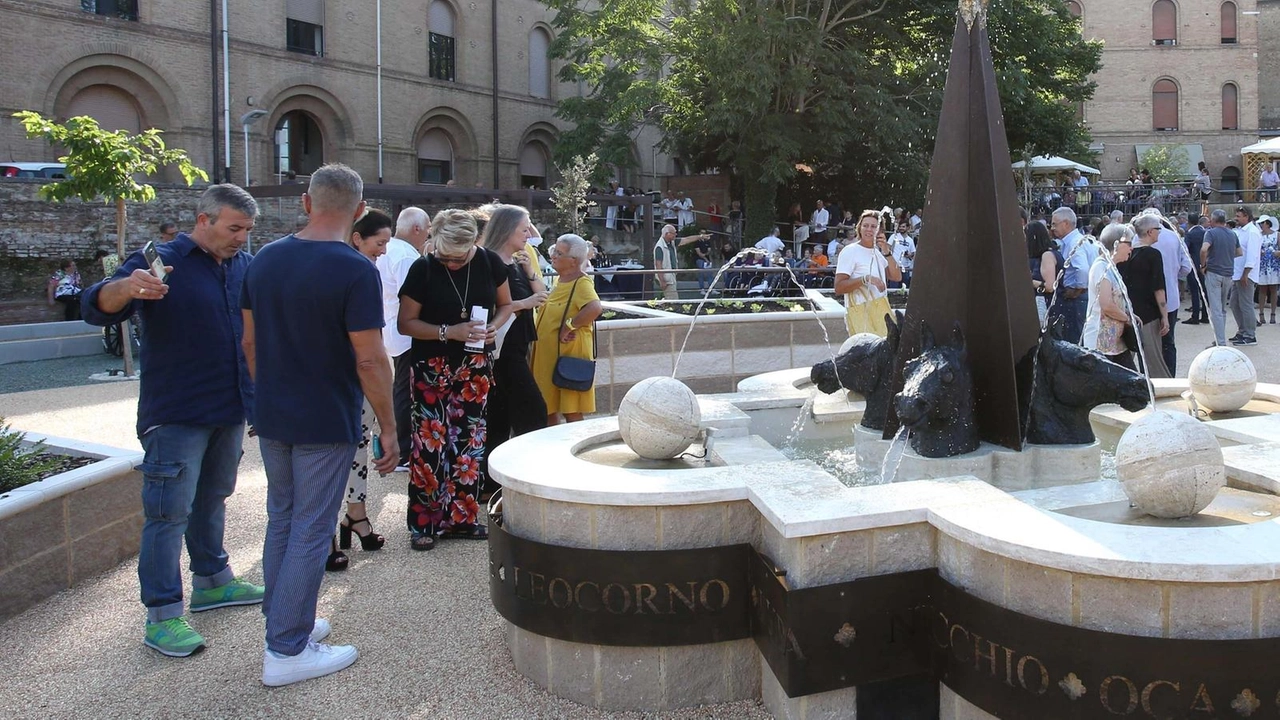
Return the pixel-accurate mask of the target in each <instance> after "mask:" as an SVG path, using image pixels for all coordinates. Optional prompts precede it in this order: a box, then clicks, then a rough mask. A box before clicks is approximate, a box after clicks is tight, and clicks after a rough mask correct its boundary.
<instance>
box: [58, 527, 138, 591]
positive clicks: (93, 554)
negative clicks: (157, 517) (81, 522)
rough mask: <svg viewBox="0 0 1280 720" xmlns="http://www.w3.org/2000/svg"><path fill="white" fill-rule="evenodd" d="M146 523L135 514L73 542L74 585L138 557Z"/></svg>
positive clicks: (72, 577)
mask: <svg viewBox="0 0 1280 720" xmlns="http://www.w3.org/2000/svg"><path fill="white" fill-rule="evenodd" d="M143 522H144V518H143V517H142V514H141V513H135V514H132V515H128V516H126V517H124V518H121V519H120V520H117V521H115V522H114V523H111V524H110V525H107V526H106V527H102V528H99V529H98V530H97V531H95V532H93V533H91V534H88V535H84V536H83V537H80V538H78V539H76V540H72V541H71V583H72V584H73V585H74V584H76V583H79V582H82V581H84V580H86V579H88V578H91V577H93V576H95V575H98V574H100V573H102V572H104V571H106V570H110V569H112V568H114V567H115V566H116V565H119V564H120V563H121V562H123V561H125V560H126V559H128V558H130V557H132V556H134V555H136V554H137V553H138V545H139V544H140V543H141V539H142V524H143ZM73 525H74V523H73Z"/></svg>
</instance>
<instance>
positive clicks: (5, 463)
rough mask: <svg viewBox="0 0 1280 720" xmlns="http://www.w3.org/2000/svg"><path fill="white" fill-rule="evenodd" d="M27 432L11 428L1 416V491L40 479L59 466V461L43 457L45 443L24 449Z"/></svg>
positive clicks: (13, 488)
mask: <svg viewBox="0 0 1280 720" xmlns="http://www.w3.org/2000/svg"><path fill="white" fill-rule="evenodd" d="M26 436H27V434H26V433H22V432H16V431H14V430H10V429H9V425H8V424H7V423H6V422H5V421H4V418H0V492H8V491H10V490H15V489H17V488H20V487H22V486H23V485H30V484H31V483H33V482H36V481H38V480H40V476H41V475H43V474H45V473H47V472H49V471H50V470H53V469H55V468H57V467H58V464H59V463H58V461H57V460H54V459H50V458H41V457H40V453H42V452H43V451H44V449H45V445H44V443H42V442H40V443H36V444H34V445H32V446H31V447H30V448H27V449H23V447H22V443H23V440H24V439H25V438H26Z"/></svg>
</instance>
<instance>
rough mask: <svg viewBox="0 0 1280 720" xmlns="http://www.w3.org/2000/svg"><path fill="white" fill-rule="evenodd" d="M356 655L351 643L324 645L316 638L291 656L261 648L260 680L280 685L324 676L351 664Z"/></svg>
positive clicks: (263, 682)
mask: <svg viewBox="0 0 1280 720" xmlns="http://www.w3.org/2000/svg"><path fill="white" fill-rule="evenodd" d="M359 655H360V653H358V652H356V649H355V648H354V647H352V646H350V645H325V644H324V643H317V642H313V643H307V648H306V649H305V650H303V651H302V652H300V653H298V654H297V655H294V656H292V657H290V656H288V655H277V654H276V653H273V652H271V651H270V650H264V651H263V653H262V684H263V685H266V686H267V687H280V686H281V685H291V684H293V683H296V682H302V681H303V680H310V679H311V678H318V677H323V676H325V675H329V674H332V673H336V672H338V671H339V670H343V669H346V668H347V667H350V666H351V663H353V662H355V661H356V658H357V657H359Z"/></svg>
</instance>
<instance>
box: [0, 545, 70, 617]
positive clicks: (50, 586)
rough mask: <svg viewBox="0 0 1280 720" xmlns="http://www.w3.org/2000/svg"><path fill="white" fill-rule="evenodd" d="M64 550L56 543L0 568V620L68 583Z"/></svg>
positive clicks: (65, 550) (63, 588) (63, 546)
mask: <svg viewBox="0 0 1280 720" xmlns="http://www.w3.org/2000/svg"><path fill="white" fill-rule="evenodd" d="M67 556H68V553H67V548H66V546H65V545H59V546H57V547H55V548H52V549H50V550H48V551H46V552H43V553H41V554H39V555H33V556H32V557H31V558H30V559H28V560H27V561H26V562H25V563H22V564H20V565H15V566H13V567H11V568H9V569H8V570H6V571H4V572H0V621H3V620H6V619H8V618H10V617H13V616H14V615H17V614H18V613H20V612H22V611H23V610H26V609H27V608H29V607H31V606H32V605H35V604H36V603H38V602H40V601H41V600H43V599H44V598H47V597H49V596H50V595H52V594H54V593H56V592H59V591H62V590H66V589H67V587H68V572H67V562H68V558H67Z"/></svg>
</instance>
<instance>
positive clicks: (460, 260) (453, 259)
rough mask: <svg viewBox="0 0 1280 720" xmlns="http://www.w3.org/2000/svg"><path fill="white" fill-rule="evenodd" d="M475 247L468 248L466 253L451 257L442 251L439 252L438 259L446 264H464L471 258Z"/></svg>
mask: <svg viewBox="0 0 1280 720" xmlns="http://www.w3.org/2000/svg"><path fill="white" fill-rule="evenodd" d="M474 249H475V248H472V249H471V250H467V251H466V252H465V253H463V254H462V255H461V256H459V257H450V256H448V255H441V254H440V253H438V252H437V253H436V260H439V261H440V262H442V263H444V264H445V265H462V264H464V263H465V262H467V261H468V260H470V259H471V253H472V251H473V250H474Z"/></svg>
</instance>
